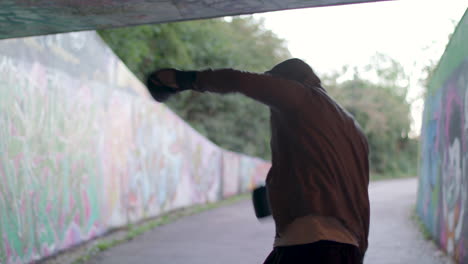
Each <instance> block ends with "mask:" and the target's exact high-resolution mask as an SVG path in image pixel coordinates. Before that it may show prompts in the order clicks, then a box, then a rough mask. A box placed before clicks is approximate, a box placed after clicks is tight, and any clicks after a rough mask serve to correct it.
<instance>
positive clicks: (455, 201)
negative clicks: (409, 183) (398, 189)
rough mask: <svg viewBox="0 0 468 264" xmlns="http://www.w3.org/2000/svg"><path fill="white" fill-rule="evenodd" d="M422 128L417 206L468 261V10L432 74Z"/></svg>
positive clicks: (438, 236)
mask: <svg viewBox="0 0 468 264" xmlns="http://www.w3.org/2000/svg"><path fill="white" fill-rule="evenodd" d="M423 118H424V119H423V128H422V133H421V139H422V145H421V160H420V177H419V190H418V205H417V210H418V213H419V215H420V216H421V218H422V220H423V221H424V223H425V225H426V226H427V227H428V229H429V231H430V232H431V234H432V236H433V237H434V238H435V241H436V242H437V243H438V244H439V245H440V247H441V248H443V249H444V250H446V251H447V252H448V253H449V254H450V255H452V256H454V258H455V259H456V260H457V262H459V263H468V199H467V194H468V13H467V12H465V15H464V16H463V18H462V20H461V22H460V24H459V25H458V27H457V29H456V31H455V33H454V34H453V36H452V38H451V40H450V43H449V45H448V47H447V49H446V51H445V53H444V55H443V56H442V58H441V61H440V63H439V65H438V67H437V69H436V71H435V73H434V76H433V78H432V79H431V82H430V85H429V90H428V94H427V98H426V101H425V108H424V116H423Z"/></svg>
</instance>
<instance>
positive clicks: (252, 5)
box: [0, 0, 382, 39]
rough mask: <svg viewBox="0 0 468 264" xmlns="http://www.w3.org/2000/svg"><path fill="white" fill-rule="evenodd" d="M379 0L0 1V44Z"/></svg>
mask: <svg viewBox="0 0 468 264" xmlns="http://www.w3.org/2000/svg"><path fill="white" fill-rule="evenodd" d="M374 1H382V0H314V1H304V0H270V1H263V0H176V1H168V0H80V1H70V0H53V1H50V0H2V1H0V39H5V38H15V37H25V36H33V35H45V34H51V33H61V32H71V31H79V30H91V29H97V28H111V27H121V26H132V25H140V24H153V23H162V22H169V21H180V20H193V19H201V18H212V17H222V16H229V15H241V14H252V13H258V12H266V11H275V10H285V9H293V8H304V7H316V6H331V5H343V4H354V3H366V2H374Z"/></svg>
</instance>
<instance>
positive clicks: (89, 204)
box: [0, 32, 270, 264]
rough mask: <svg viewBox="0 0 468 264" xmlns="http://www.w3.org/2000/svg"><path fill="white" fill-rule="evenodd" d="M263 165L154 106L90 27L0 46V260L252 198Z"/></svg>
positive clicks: (25, 257)
mask: <svg viewBox="0 0 468 264" xmlns="http://www.w3.org/2000/svg"><path fill="white" fill-rule="evenodd" d="M269 166H270V165H269V163H266V162H265V161H263V160H260V159H256V158H252V157H248V156H244V155H240V154H236V153H231V152H227V151H224V150H223V149H220V148H219V147H217V146H216V145H214V144H213V143H212V142H210V141H208V140H207V139H206V138H204V137H203V136H201V135H200V134H198V133H197V132H196V131H195V130H193V129H192V128H191V127H190V126H188V125H187V124H186V123H185V122H183V120H181V119H180V118H179V117H178V116H176V115H175V114H174V113H173V112H172V111H170V110H169V109H168V108H167V107H165V106H164V105H163V104H157V103H155V102H154V101H152V100H150V99H149V97H148V95H147V93H146V89H145V87H144V86H143V85H142V84H141V83H140V82H139V81H138V80H137V79H136V78H135V77H134V75H133V74H132V73H131V72H130V71H128V69H127V68H126V67H125V65H123V63H122V62H121V61H120V60H119V59H118V58H117V57H116V56H115V55H114V54H113V53H112V51H111V50H110V49H109V48H108V47H107V45H106V44H105V43H104V42H103V41H102V40H101V39H100V38H99V37H98V36H97V35H96V34H95V33H94V32H82V33H69V34H61V35H50V36H43V37H33V38H23V39H11V40H4V41H1V42H0V263H4V264H11V263H27V262H30V261H33V260H37V259H41V258H43V257H45V256H48V255H50V254H53V253H55V252H57V251H59V250H63V249H66V248H69V247H71V246H73V245H76V244H78V243H81V242H84V241H87V240H90V239H92V238H94V237H95V236H97V235H99V234H103V233H104V232H106V231H108V230H110V229H111V228H113V227H119V226H124V225H126V224H129V223H131V222H134V221H138V220H142V219H144V218H147V217H152V216H157V215H159V214H161V213H164V212H167V211H170V210H173V209H176V208H180V207H184V206H189V205H192V204H197V203H205V202H208V201H216V200H219V199H222V198H223V197H227V196H230V195H234V194H237V193H239V192H245V191H248V190H249V189H251V188H252V187H254V186H255V185H256V184H259V183H261V182H262V181H264V178H265V176H266V173H267V170H268V169H269ZM252 217H254V212H253V211H252Z"/></svg>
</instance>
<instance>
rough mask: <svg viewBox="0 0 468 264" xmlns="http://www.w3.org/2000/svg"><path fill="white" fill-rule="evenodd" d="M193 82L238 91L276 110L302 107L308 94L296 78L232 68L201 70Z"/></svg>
mask: <svg viewBox="0 0 468 264" xmlns="http://www.w3.org/2000/svg"><path fill="white" fill-rule="evenodd" d="M195 86H196V87H197V89H198V90H200V91H209V92H214V93H221V94H224V93H234V92H239V93H242V94H244V95H246V96H248V97H250V98H252V99H254V100H257V101H259V102H261V103H264V104H266V105H268V106H270V107H272V108H276V109H278V110H292V109H297V108H299V107H302V105H303V104H304V103H306V102H307V100H306V99H307V98H308V97H309V95H310V94H309V91H308V89H307V88H306V87H304V86H303V85H302V84H300V83H298V82H295V81H289V80H285V79H281V78H275V77H273V76H270V75H266V74H257V73H250V72H243V71H237V70H232V69H220V70H206V71H200V72H198V73H197V79H196V82H195Z"/></svg>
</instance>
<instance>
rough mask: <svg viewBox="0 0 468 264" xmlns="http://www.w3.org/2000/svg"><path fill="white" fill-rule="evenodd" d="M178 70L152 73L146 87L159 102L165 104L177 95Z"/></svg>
mask: <svg viewBox="0 0 468 264" xmlns="http://www.w3.org/2000/svg"><path fill="white" fill-rule="evenodd" d="M175 76H176V70H174V69H164V70H159V71H155V72H153V73H151V74H150V75H149V76H148V79H147V81H146V86H147V87H148V91H149V92H150V94H151V96H152V97H153V98H154V99H155V100H156V101H158V102H160V103H161V102H164V101H166V100H167V99H169V97H171V96H172V95H173V94H175V93H177V90H178V86H177V82H176V77H175Z"/></svg>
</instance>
